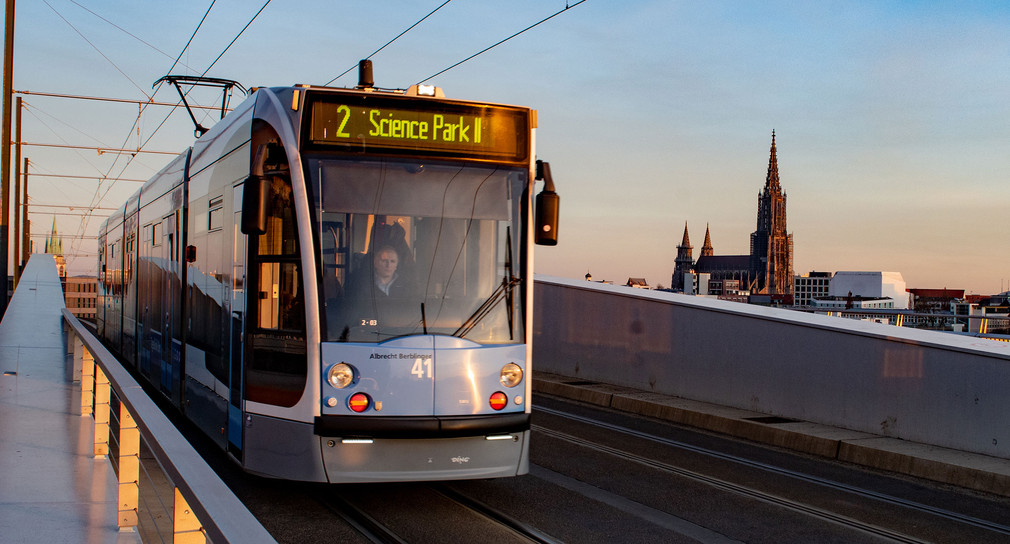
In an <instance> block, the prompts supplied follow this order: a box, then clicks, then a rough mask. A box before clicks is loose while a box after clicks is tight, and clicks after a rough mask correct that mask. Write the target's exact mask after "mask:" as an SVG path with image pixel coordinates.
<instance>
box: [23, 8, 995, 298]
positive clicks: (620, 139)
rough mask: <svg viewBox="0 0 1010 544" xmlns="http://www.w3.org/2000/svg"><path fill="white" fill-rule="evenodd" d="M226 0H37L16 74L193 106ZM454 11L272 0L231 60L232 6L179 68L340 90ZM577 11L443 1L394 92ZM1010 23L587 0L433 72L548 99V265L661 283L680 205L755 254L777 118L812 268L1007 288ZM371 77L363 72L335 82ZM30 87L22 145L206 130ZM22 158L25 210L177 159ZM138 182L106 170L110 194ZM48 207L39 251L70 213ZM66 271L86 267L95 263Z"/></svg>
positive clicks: (235, 30)
mask: <svg viewBox="0 0 1010 544" xmlns="http://www.w3.org/2000/svg"><path fill="white" fill-rule="evenodd" d="M209 4H210V3H209V2H206V1H201V2H196V1H181V2H178V3H174V4H172V5H171V6H169V5H145V6H143V9H141V8H140V7H138V5H136V4H135V3H129V2H123V1H111V2H103V3H101V4H98V3H95V4H91V3H88V2H84V1H83V0H80V1H73V0H48V1H47V2H40V3H27V2H22V3H21V4H19V5H18V6H17V20H16V35H15V55H14V63H15V71H14V87H15V89H17V90H19V91H32V92H54V93H67V94H75V95H86V96H107V97H117V98H127V99H140V100H146V99H147V96H153V97H154V100H156V101H162V102H175V101H178V96H177V95H176V94H175V91H174V89H171V88H170V87H163V88H161V89H159V90H158V91H157V93H156V94H154V93H152V88H151V85H152V84H153V82H154V81H156V80H157V79H158V78H160V77H161V76H163V75H165V74H166V73H167V71H168V70H169V67H170V66H172V64H173V61H174V60H175V57H176V56H177V55H178V54H179V52H180V51H181V50H182V48H183V46H185V45H186V43H187V40H188V39H189V38H190V36H191V35H193V33H194V29H195V28H196V26H197V24H198V23H199V22H200V20H201V17H202V16H203V15H204V13H205V12H207V7H208V5H209ZM439 4H441V2H431V3H430V4H423V5H418V4H417V3H412V2H405V1H403V2H393V1H388V2H374V3H369V4H366V5H357V4H355V5H333V4H331V3H328V2H321V1H317V2H299V3H297V4H294V3H291V2H289V1H284V0H273V1H272V2H270V3H268V4H267V5H266V7H265V8H264V9H263V11H262V13H261V14H260V15H259V16H257V17H256V18H255V19H254V20H253V21H252V23H251V24H249V26H248V28H247V29H246V30H245V31H244V32H242V34H241V35H240V36H239V37H238V39H236V40H235V41H234V43H233V44H232V45H231V46H230V47H229V48H228V49H227V50H226V51H225V48H226V47H228V45H229V42H231V41H232V40H233V39H234V38H235V37H236V36H237V35H239V32H240V31H242V29H243V26H244V25H246V24H247V23H249V21H250V20H251V19H253V16H254V15H255V14H256V13H257V10H259V9H260V7H262V5H263V4H262V3H256V4H255V5H249V4H247V3H243V2H238V1H231V0H218V1H217V2H215V4H214V7H213V8H212V9H211V10H210V12H209V13H208V14H207V19H206V20H205V21H204V22H203V25H202V26H201V30H200V31H199V32H197V33H196V34H195V36H194V37H193V40H192V43H191V44H190V46H189V48H188V49H187V50H186V53H185V54H183V55H182V57H181V58H180V59H179V65H178V67H177V68H175V69H173V72H175V73H186V74H199V73H200V72H202V71H203V70H205V69H206V68H207V67H208V66H209V65H211V63H214V64H213V68H212V69H211V70H210V71H209V72H208V73H207V75H208V76H213V77H223V78H229V79H235V80H238V81H241V82H242V83H243V84H245V85H247V86H253V85H289V84H293V83H311V84H324V83H327V82H328V81H330V80H331V79H332V78H334V77H335V76H338V75H339V74H340V73H341V72H343V71H344V70H346V69H348V68H352V67H353V66H355V65H356V64H357V61H358V59H360V58H364V57H366V56H368V55H369V54H370V53H372V52H373V51H375V50H376V49H378V48H380V47H382V45H383V44H384V43H386V42H387V41H389V40H390V39H392V38H394V37H395V36H396V35H397V34H399V33H400V32H402V31H403V30H405V29H407V28H408V27H410V26H411V25H412V24H414V23H415V22H417V21H418V20H420V19H421V18H422V17H424V16H425V15H427V14H428V13H429V12H431V11H432V10H434V9H435V8H436V7H438V6H439ZM570 4H573V3H572V2H569V5H570ZM565 6H566V4H565V3H564V2H547V3H544V2H531V1H530V2H525V1H524V2H517V3H512V4H510V5H509V6H507V7H501V6H498V5H496V4H492V3H461V2H460V3H457V2H452V3H449V4H447V5H445V6H443V7H441V8H440V9H439V10H438V11H437V12H435V13H433V14H432V15H431V16H430V17H429V18H428V19H425V20H424V21H423V22H421V23H420V24H418V25H417V26H416V27H415V28H413V29H411V30H410V31H409V32H407V33H406V34H404V35H403V36H402V37H400V38H398V39H397V40H395V41H394V42H392V43H391V44H389V45H388V46H387V47H386V48H384V49H382V50H381V51H380V52H378V53H377V54H375V55H374V57H373V61H374V63H375V77H376V83H377V85H379V86H381V87H406V86H408V85H410V84H413V83H416V82H418V81H423V80H425V78H428V77H429V76H431V75H432V74H436V73H437V72H439V71H440V70H443V69H444V68H446V67H449V66H451V65H452V64H454V63H456V62H458V61H460V60H463V59H465V58H467V57H468V56H470V55H473V54H474V53H476V52H478V51H480V50H482V49H484V48H486V47H488V46H490V45H492V44H494V43H496V42H498V41H500V40H502V39H504V38H506V37H508V36H510V35H512V34H514V33H516V32H518V31H519V30H522V29H523V28H526V27H528V26H530V25H532V24H533V23H536V22H538V21H540V20H542V19H545V18H547V17H549V16H550V15H552V14H554V13H556V12H559V11H561V10H564V8H565ZM1008 23H1010V6H1006V5H1004V4H1001V3H995V2H974V3H959V4H957V5H948V4H945V3H933V2H902V3H897V4H878V3H872V2H846V3H845V4H832V3H818V4H813V5H811V4H809V3H801V2H770V3H761V4H753V3H749V2H742V1H740V2H737V1H729V2H724V3H719V4H709V3H682V2H672V1H646V2H636V3H632V4H623V3H622V4H621V5H613V4H610V3H607V2H602V1H597V0H589V1H587V2H584V3H581V4H579V5H575V6H574V7H571V9H568V10H566V11H563V12H561V13H560V14H558V15H557V16H556V17H554V18H552V19H550V20H547V21H546V22H544V23H543V24H540V25H538V26H536V27H535V28H532V29H530V30H529V31H527V32H525V33H523V34H521V35H519V36H517V37H515V38H514V39H512V40H509V41H507V42H505V43H503V44H502V45H500V46H498V47H495V48H494V49H491V50H490V51H488V52H486V53H483V54H481V55H479V56H477V57H475V58H473V59H471V60H469V61H467V62H466V63H464V64H462V65H460V66H457V67H455V68H453V69H451V70H449V71H447V72H445V73H442V74H440V75H438V76H436V77H434V78H432V79H431V81H430V83H434V84H436V85H438V86H440V87H442V88H443V89H444V90H445V93H446V95H447V96H450V97H457V98H463V99H473V100H487V101H493V102H504V103H514V104H522V105H528V106H531V107H533V108H535V109H537V110H538V113H539V115H538V119H539V128H538V135H537V149H538V158H541V159H544V160H547V161H550V163H551V166H552V170H553V173H554V178H555V182H556V185H557V191H558V193H559V194H560V195H561V224H560V227H559V245H558V246H556V247H549V248H537V249H536V254H535V256H536V259H537V261H536V270H537V272H538V273H541V274H548V275H555V276H563V277H570V278H582V277H583V276H584V275H585V274H586V273H587V272H591V273H592V274H593V276H594V278H597V279H609V280H613V281H615V282H624V281H625V280H626V279H627V278H628V277H644V278H646V279H647V280H648V281H649V283H650V284H652V285H656V284H660V283H662V284H664V285H667V284H668V283H669V282H670V275H671V273H672V272H673V268H674V259H675V257H676V245H677V243H678V242H679V241H680V239H681V235H682V233H683V226H684V222H685V221H686V222H688V224H689V225H695V226H696V227H695V228H696V229H700V228H701V227H702V226H703V225H705V224H708V225H710V227H711V236H712V240H713V244H714V246H715V249H716V252H717V253H719V254H743V253H747V251H748V249H749V248H748V235H749V233H750V232H752V231H754V228H755V219H756V218H755V216H754V207H755V204H756V202H757V195H758V194H759V193H760V191H761V188H762V187H763V184H764V175H765V168H766V166H767V150H768V139H769V135H770V134H771V131H772V130H775V133H776V137H777V145H778V163H779V169H780V175H781V182H782V186H783V188H784V190H785V192H786V194H787V195H788V196H789V225H788V230H789V233H791V234H794V235H795V248H794V271H795V273H796V274H803V273H806V272H809V271H811V270H817V271H839V270H881V271H894V272H900V273H902V275H903V276H904V278H905V280H906V282H907V283H908V286H909V287H914V288H944V287H947V288H963V289H965V290H966V291H967V292H968V293H995V292H998V291H999V290H1001V289H1005V288H1007V285H1008V284H1010V255H1008V252H1007V251H1006V246H1007V243H1006V241H1005V236H1004V235H1003V233H1004V232H1006V231H1007V227H1008V226H1010V225H1008V222H1010V220H1008V219H1007V218H1006V214H1005V213H1003V212H1002V211H1003V210H1004V209H1006V208H1008V207H1010V194H1008V191H1007V190H1006V189H1005V185H1006V179H1007V177H1008V174H1010V153H1007V147H1008V145H1010V123H1007V119H1008V118H1010V115H1008V114H1010V103H1008V102H1007V100H1006V99H1005V97H1006V91H1007V89H1008V87H1010V36H1008V33H1007V32H1006V31H1005V29H1006V28H1010V25H1008ZM222 51H225V53H224V54H223V55H221V53H222ZM218 55H221V56H220V59H219V60H217V61H216V62H215V58H216V57H218ZM354 84H355V74H354V71H353V70H352V71H351V72H350V73H349V74H348V75H345V76H343V77H339V78H337V79H336V80H335V81H334V82H333V85H335V86H353V85H354ZM212 94H213V96H211V95H207V96H202V97H196V98H197V100H199V101H201V102H202V103H204V104H208V105H209V104H211V103H212V102H213V101H214V100H215V99H216V98H218V95H217V94H216V93H212ZM23 96H24V100H25V102H26V103H28V105H29V106H28V108H29V109H28V110H27V112H26V113H27V115H26V116H25V120H24V136H23V139H24V140H25V141H26V142H45V143H67V144H74V145H87V146H95V147H105V148H121V147H124V148H132V147H135V146H136V145H139V143H142V142H146V144H145V149H147V150H156V151H172V152H178V151H180V150H181V149H183V148H184V147H185V146H187V145H189V144H190V143H191V142H192V139H193V127H192V123H191V122H190V120H189V118H188V116H187V115H186V114H185V112H183V111H176V112H175V113H173V114H172V115H171V116H170V117H169V118H168V120H167V122H165V123H164V126H160V125H161V123H162V121H163V119H164V118H165V116H166V114H167V108H161V109H160V110H159V109H157V108H154V107H152V108H149V109H147V110H145V111H143V112H142V113H140V115H139V119H140V120H139V122H138V123H137V124H136V125H135V124H134V122H135V121H137V119H138V110H139V108H138V106H136V105H132V106H131V105H116V104H110V103H95V102H87V103H84V102H80V101H70V100H66V99H55V98H47V97H41V96H37V95H30V94H28V95H23ZM240 100H241V97H235V98H234V99H233V101H232V105H236V104H237V103H238V102H239V101H240ZM212 122H213V119H212V118H211V119H208V123H212ZM159 126H160V128H159ZM148 139H149V140H148ZM25 155H26V156H28V158H29V159H30V161H31V163H32V166H31V168H30V171H31V172H32V174H33V175H35V176H37V177H34V178H30V179H32V182H31V183H32V184H33V185H32V187H33V189H32V191H33V192H32V199H33V202H34V203H36V204H40V205H45V204H50V203H53V202H69V203H72V204H73V205H74V206H76V207H77V209H79V208H80V207H87V206H89V205H93V195H94V193H95V190H96V185H97V182H96V181H93V180H73V179H58V178H44V177H42V176H43V175H46V176H49V175H52V176H56V175H60V174H82V173H83V175H89V176H95V177H102V176H105V175H109V176H112V177H115V176H121V177H123V178H127V179H147V178H148V177H150V176H151V175H152V174H153V173H155V172H156V171H157V170H158V169H160V168H161V166H163V165H164V164H165V163H166V162H167V161H168V160H169V156H167V155H155V154H149V155H137V156H136V158H134V159H132V160H129V159H127V158H126V157H123V156H119V155H114V154H112V153H103V154H102V155H97V154H96V153H95V152H94V151H83V150H78V151H67V150H57V149H51V148H40V147H28V148H26V151H25ZM117 157H118V159H117ZM114 161H116V162H114ZM110 187H111V188H110ZM136 187H137V184H136V183H135V182H118V183H116V184H114V185H110V184H109V183H107V182H104V183H103V186H102V188H101V189H100V191H101V192H103V193H106V195H105V197H104V198H103V199H102V200H101V202H100V203H99V204H98V206H99V208H115V207H117V206H119V205H120V204H121V203H122V201H123V200H124V199H125V198H126V195H128V194H130V193H132V192H133V191H134V190H135V189H136ZM12 194H13V191H12ZM748 195H750V196H748ZM37 209H38V210H40V211H43V210H47V211H48V210H53V211H55V209H47V208H43V207H42V206H40V207H38V208H37ZM101 213H108V211H107V210H105V211H103V210H96V217H95V218H93V219H92V220H90V221H89V222H88V223H87V224H86V225H84V226H81V224H80V223H81V219H80V218H79V217H75V216H69V215H67V216H63V215H60V216H57V221H58V223H59V231H60V233H61V234H63V235H64V247H65V248H68V247H69V249H68V250H67V251H68V253H74V252H76V253H78V254H81V255H86V254H87V253H89V252H90V253H92V254H93V253H94V249H93V246H91V247H90V249H89V246H88V244H89V243H90V244H93V241H91V242H89V241H88V238H87V237H88V236H93V234H94V232H96V231H97V227H98V224H99V223H100V222H101V218H100V217H97V215H100V214H101ZM33 221H34V224H35V225H36V227H35V228H34V229H33V230H34V232H35V235H36V238H35V239H36V243H37V244H38V243H39V242H40V241H41V240H42V237H43V236H44V234H45V233H46V232H48V227H49V224H50V223H51V221H52V215H33ZM40 226H41V227H40ZM698 232H699V234H700V232H701V231H700V230H698ZM82 236H83V237H84V238H74V237H82ZM75 240H76V241H75ZM68 266H69V268H70V272H71V273H75V272H77V271H88V269H90V271H92V272H93V271H94V257H93V256H81V257H75V256H74V255H70V256H68Z"/></svg>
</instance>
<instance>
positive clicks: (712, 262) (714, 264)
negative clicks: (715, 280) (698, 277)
mask: <svg viewBox="0 0 1010 544" xmlns="http://www.w3.org/2000/svg"><path fill="white" fill-rule="evenodd" d="M694 269H695V271H696V272H698V273H704V272H714V271H716V270H743V271H747V270H750V255H703V256H701V257H698V262H696V263H695V264H694Z"/></svg>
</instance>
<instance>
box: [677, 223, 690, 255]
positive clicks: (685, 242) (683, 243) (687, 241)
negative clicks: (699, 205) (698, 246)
mask: <svg viewBox="0 0 1010 544" xmlns="http://www.w3.org/2000/svg"><path fill="white" fill-rule="evenodd" d="M679 247H686V248H688V249H693V248H692V247H691V239H690V238H688V237H687V221H684V239H683V240H682V241H681V242H680V246H679Z"/></svg>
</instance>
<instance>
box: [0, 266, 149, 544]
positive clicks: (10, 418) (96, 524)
mask: <svg viewBox="0 0 1010 544" xmlns="http://www.w3.org/2000/svg"><path fill="white" fill-rule="evenodd" d="M63 306H64V304H63V292H62V289H61V287H60V280H59V277H58V275H57V272H56V264H55V262H54V261H53V258H52V256H51V255H42V254H36V255H32V257H31V259H30V260H29V262H28V265H27V266H26V267H25V272H24V275H23V276H22V277H21V282H20V283H19V284H18V288H17V291H16V292H15V293H14V296H13V298H12V299H11V301H10V304H9V306H8V308H7V313H6V314H5V315H4V318H3V321H2V323H0V372H2V376H0V535H2V536H0V540H3V541H5V542H45V543H51V542H139V538H138V536H137V533H135V532H122V533H121V532H120V531H119V528H118V526H117V504H116V493H117V485H118V484H117V480H116V476H115V474H114V472H113V470H112V467H111V465H110V464H109V461H108V460H107V459H104V458H102V459H95V457H94V455H93V447H94V446H93V443H94V437H93V434H94V431H93V425H92V422H91V419H90V418H88V417H81V415H80V413H81V412H80V392H79V389H78V387H75V385H74V384H73V382H72V376H71V375H70V374H71V372H72V371H71V370H68V368H67V365H66V363H67V361H68V359H69V358H68V357H67V355H66V353H67V347H66V341H65V339H64V334H63V321H62V316H61V313H60V312H61V309H62V308H63Z"/></svg>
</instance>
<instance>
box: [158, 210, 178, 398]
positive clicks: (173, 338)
mask: <svg viewBox="0 0 1010 544" xmlns="http://www.w3.org/2000/svg"><path fill="white" fill-rule="evenodd" d="M179 213H180V212H179V211H178V210H176V211H175V212H174V213H173V214H172V215H169V216H168V217H166V218H165V219H164V233H165V243H164V244H162V255H161V257H162V258H163V259H164V260H163V262H164V263H165V267H166V269H165V276H166V277H165V281H164V282H162V290H163V291H162V293H161V295H162V297H163V298H162V300H163V301H164V304H163V306H162V308H163V309H164V312H165V315H164V316H161V317H162V322H161V341H162V345H161V353H162V358H161V377H160V380H159V385H160V388H161V391H162V393H165V395H167V396H168V397H169V398H170V399H172V403H173V404H175V405H177V406H178V405H179V402H180V400H181V395H180V391H179V380H180V376H181V370H182V368H181V367H182V307H181V306H182V268H181V266H180V264H179V255H180V248H179V246H180V245H181V243H182V239H181V233H180V230H179V219H180V218H179Z"/></svg>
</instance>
